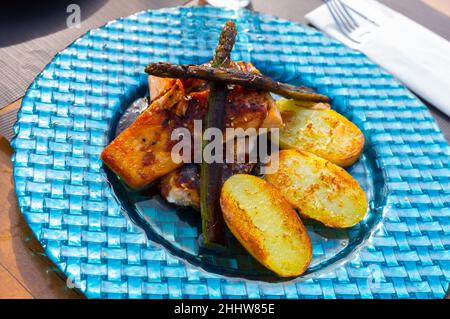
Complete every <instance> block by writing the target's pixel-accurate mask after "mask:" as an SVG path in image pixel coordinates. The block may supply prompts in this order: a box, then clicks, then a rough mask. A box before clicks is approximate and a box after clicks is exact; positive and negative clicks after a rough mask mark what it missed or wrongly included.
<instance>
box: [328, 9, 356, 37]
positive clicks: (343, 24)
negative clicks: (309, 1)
mask: <svg viewBox="0 0 450 319" xmlns="http://www.w3.org/2000/svg"><path fill="white" fill-rule="evenodd" d="M323 1H324V2H325V4H326V6H327V8H328V11H329V12H330V14H331V16H332V17H333V20H334V22H335V23H336V25H337V27H338V28H339V30H340V31H341V32H342V34H343V35H345V36H346V37H347V38H348V39H350V40H351V41H353V42H355V43H359V41H357V40H355V39H353V38H352V37H351V33H352V31H354V30H355V27H354V26H351V25H349V23H348V22H347V21H345V20H344V18H343V17H342V13H340V12H339V11H338V9H337V8H335V6H334V2H333V0H323Z"/></svg>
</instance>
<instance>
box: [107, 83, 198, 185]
mask: <svg viewBox="0 0 450 319" xmlns="http://www.w3.org/2000/svg"><path fill="white" fill-rule="evenodd" d="M186 103H187V105H188V107H189V105H191V106H192V104H195V103H200V104H205V97H203V99H202V101H201V102H200V101H198V100H197V99H196V98H195V97H194V98H191V99H190V100H189V101H186V100H185V94H184V89H183V84H182V83H181V81H178V80H177V81H175V83H174V85H173V86H172V87H171V88H170V89H169V90H167V92H166V93H164V94H162V95H161V96H160V97H159V98H156V99H155V100H154V101H153V102H152V103H151V105H150V106H149V107H148V108H147V109H146V110H145V111H144V112H142V114H140V115H139V116H138V118H137V119H136V121H135V122H134V123H133V124H132V125H131V126H130V127H128V128H127V129H125V130H124V131H123V132H122V133H120V134H119V135H118V136H117V137H116V138H115V139H114V140H113V141H112V142H111V143H110V144H109V145H108V146H107V147H106V148H105V149H104V150H103V152H102V153H101V155H100V158H101V159H102V160H103V162H104V163H105V165H107V166H108V167H109V168H110V169H111V170H113V171H114V173H116V174H117V175H118V176H119V177H120V178H121V179H122V180H123V181H124V182H125V183H126V184H127V185H128V186H130V187H131V188H134V189H137V188H141V187H143V186H146V185H148V184H150V183H151V182H153V181H154V180H156V179H157V178H159V177H161V176H163V175H165V174H167V173H169V172H171V171H173V170H174V169H176V168H177V167H180V166H181V164H178V163H174V162H173V161H172V158H171V150H172V146H173V145H174V141H172V140H171V134H172V131H173V129H174V128H175V127H179V126H188V125H189V122H191V121H192V119H189V118H186V119H185V120H184V121H180V122H178V123H175V122H174V121H173V120H172V119H173V118H174V117H176V116H174V114H173V112H174V111H175V112H176V109H177V108H178V107H179V106H180V105H184V104H186ZM191 109H192V110H196V109H198V107H196V106H192V107H191Z"/></svg>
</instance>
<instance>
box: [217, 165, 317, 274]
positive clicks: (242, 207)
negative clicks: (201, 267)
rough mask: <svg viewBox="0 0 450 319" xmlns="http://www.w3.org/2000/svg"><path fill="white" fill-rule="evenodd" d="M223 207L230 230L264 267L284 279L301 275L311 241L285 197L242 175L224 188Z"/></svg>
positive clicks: (221, 201)
mask: <svg viewBox="0 0 450 319" xmlns="http://www.w3.org/2000/svg"><path fill="white" fill-rule="evenodd" d="M220 205H221V207H222V211H223V216H224V219H225V222H226V224H227V225H228V228H229V229H230V230H231V232H232V233H233V234H234V236H236V238H237V239H238V240H239V242H240V243H241V244H242V245H243V246H244V247H245V248H246V249H247V250H248V251H249V253H250V254H251V255H252V256H253V257H255V258H256V259H257V260H258V261H259V262H260V263H261V264H263V265H264V266H265V267H267V268H268V269H270V270H272V271H273V272H275V273H276V274H278V275H279V276H281V277H292V276H298V275H301V274H302V273H303V272H304V271H305V270H306V268H307V267H308V265H309V263H310V261H311V258H312V247H311V240H310V238H309V235H308V233H307V231H306V228H305V227H304V226H303V224H302V222H301V220H300V218H299V217H298V215H297V213H296V212H295V210H294V209H293V208H292V206H291V205H289V203H288V202H287V201H286V200H285V199H284V198H283V195H282V194H281V193H280V192H279V191H278V190H277V189H275V188H274V187H273V186H272V185H270V184H269V183H267V182H266V181H265V180H263V179H261V178H258V177H256V176H253V175H247V174H238V175H233V176H232V177H230V178H229V179H228V180H227V181H226V182H225V184H224V185H223V188H222V192H221V196H220Z"/></svg>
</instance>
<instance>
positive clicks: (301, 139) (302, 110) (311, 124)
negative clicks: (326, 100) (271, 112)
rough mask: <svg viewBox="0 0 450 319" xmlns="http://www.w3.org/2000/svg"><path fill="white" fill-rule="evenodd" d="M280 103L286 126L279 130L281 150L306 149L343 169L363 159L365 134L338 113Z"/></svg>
mask: <svg viewBox="0 0 450 319" xmlns="http://www.w3.org/2000/svg"><path fill="white" fill-rule="evenodd" d="M277 104H278V106H279V108H280V111H281V117H282V118H283V121H284V123H285V126H284V128H282V129H281V130H280V147H281V148H283V149H300V150H305V151H308V152H311V153H313V154H316V155H317V156H320V157H323V158H325V159H327V160H329V161H330V162H332V163H334V164H336V165H339V166H342V167H346V166H350V165H352V164H353V163H354V162H356V161H357V160H358V158H359V157H360V155H361V152H362V150H363V147H364V135H363V134H362V133H361V131H360V130H359V129H358V127H357V126H356V125H355V124H353V123H352V122H350V121H349V120H347V119H346V118H345V117H343V116H342V115H340V114H339V113H337V112H335V111H333V110H330V109H326V108H322V109H320V108H319V109H311V108H310V107H309V106H308V107H302V106H301V105H300V104H299V103H298V102H296V101H292V100H279V101H277ZM322 104H323V103H322Z"/></svg>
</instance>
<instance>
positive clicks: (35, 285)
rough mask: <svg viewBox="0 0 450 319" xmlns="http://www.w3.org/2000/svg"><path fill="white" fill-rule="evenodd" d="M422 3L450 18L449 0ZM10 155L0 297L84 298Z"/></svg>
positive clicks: (5, 157) (1, 229) (1, 193)
mask: <svg viewBox="0 0 450 319" xmlns="http://www.w3.org/2000/svg"><path fill="white" fill-rule="evenodd" d="M422 2H424V3H426V4H427V5H429V6H430V7H432V8H433V9H435V10H436V11H439V12H441V13H444V14H446V15H448V16H449V17H450V1H449V0H422ZM256 9H258V7H257V6H256ZM20 102H21V100H18V101H16V102H14V103H12V104H11V105H9V106H7V107H6V108H4V109H2V110H1V111H0V115H1V114H2V113H3V112H6V111H7V110H10V109H12V108H18V107H19V106H20ZM11 155H12V149H11V147H10V146H9V144H8V141H7V140H6V139H4V138H2V137H1V136H0V298H27V299H28V298H65V299H67V298H83V296H82V295H81V294H80V293H78V292H77V291H76V290H74V289H71V288H69V287H70V285H68V284H67V281H66V279H65V278H64V276H63V275H61V274H60V273H58V272H57V271H56V269H55V266H54V265H53V264H52V263H51V262H50V261H49V260H48V259H47V257H45V255H44V253H43V250H42V248H41V246H40V244H39V242H37V240H36V239H35V238H34V237H33V235H32V233H31V230H30V229H29V228H28V226H27V225H26V223H25V220H24V219H23V217H22V215H21V213H20V210H19V208H18V205H17V198H16V195H15V192H14V186H13V181H12V164H11ZM447 297H450V296H447Z"/></svg>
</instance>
